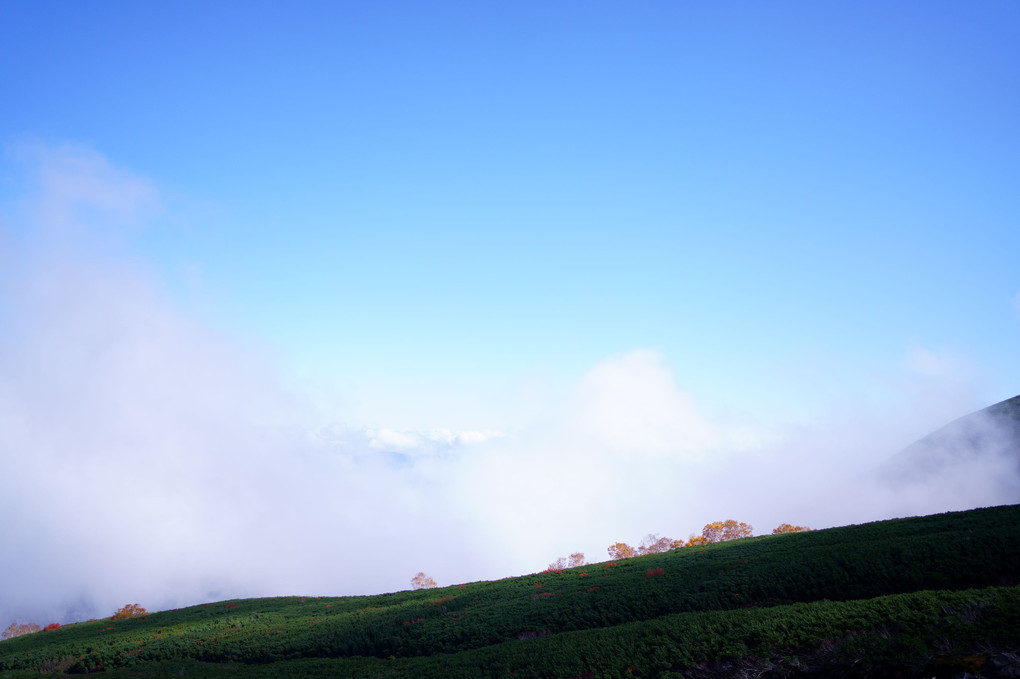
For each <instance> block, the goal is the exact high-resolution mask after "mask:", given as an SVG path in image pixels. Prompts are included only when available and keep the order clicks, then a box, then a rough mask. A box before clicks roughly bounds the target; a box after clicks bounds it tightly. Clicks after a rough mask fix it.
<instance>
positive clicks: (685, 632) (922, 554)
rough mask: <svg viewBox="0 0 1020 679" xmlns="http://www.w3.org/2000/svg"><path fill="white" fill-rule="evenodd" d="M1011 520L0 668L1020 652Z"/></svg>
mask: <svg viewBox="0 0 1020 679" xmlns="http://www.w3.org/2000/svg"><path fill="white" fill-rule="evenodd" d="M1018 526H1020V506H1011V507H998V508H990V509H983V510H973V511H970V512H959V513H952V514H943V515H937V516H931V517H921V518H915V519H900V520H895V521H885V522H878V523H873V524H865V525H862V526H849V527H844V528H836V529H830V530H825V531H816V532H812V533H800V534H790V535H783V536H769V537H762V538H750V539H746V540H740V541H735V542H731V543H723V544H717V545H709V546H707V547H705V548H685V549H681V550H676V551H673V552H670V553H667V554H658V555H650V556H647V557H640V558H636V559H629V560H624V561H619V562H617V563H616V565H608V564H596V565H593V566H587V567H583V568H575V569H569V570H564V571H563V572H562V573H541V574H535V575H528V576H523V577H519V578H511V579H507V580H500V581H496V582H478V583H470V584H466V585H461V586H454V587H447V588H443V589H433V590H426V591H418V592H397V593H393V594H384V595H378V596H372V597H343V598H307V597H306V598H296V597H289V598H274V599H247V600H239V601H227V602H220V603H216V604H208V605H204V606H195V607H191V608H186V609H181V610H178V611H167V612H162V613H155V614H152V615H150V616H148V617H146V618H142V619H135V620H126V621H119V622H112V621H110V620H101V621H96V622H89V623H78V624H76V625H70V626H67V627H65V628H63V629H60V630H54V631H49V632H40V633H36V634H32V635H27V636H24V637H19V638H17V639H12V640H8V641H5V642H3V643H0V673H2V674H0V677H6V676H7V675H10V676H11V677H16V676H19V675H20V674H21V672H18V670H22V669H23V670H32V669H34V670H35V671H36V673H37V672H38V669H39V668H43V669H46V670H51V669H53V668H57V669H61V670H68V671H72V672H74V671H84V670H95V669H98V668H99V667H100V666H102V669H104V670H107V671H114V672H116V673H118V674H121V673H124V674H126V675H130V676H178V675H179V674H180V672H181V671H183V672H184V674H185V675H186V676H226V675H232V676H238V675H244V676H261V675H265V676H286V675H292V676H319V675H321V676H359V677H360V676H365V677H369V676H371V677H374V676H394V677H421V676H437V677H439V676H443V677H447V676H493V677H495V676H508V672H510V671H511V670H512V671H513V672H514V676H515V677H528V676H535V677H574V676H578V677H580V676H598V677H603V676H605V677H615V676H635V675H637V676H671V675H672V676H681V673H683V672H686V671H688V670H690V669H691V668H699V667H700V668H701V670H700V671H701V672H703V673H710V672H711V671H712V669H713V668H717V669H719V671H720V672H723V673H726V672H725V669H724V668H725V667H726V666H727V663H729V664H732V663H751V664H752V665H755V664H756V663H757V665H755V666H756V667H759V666H760V667H759V669H762V668H765V669H767V668H769V667H771V668H772V672H773V673H774V674H775V675H777V676H783V675H784V673H785V672H787V671H792V670H794V669H798V670H799V671H801V672H809V671H814V670H818V671H822V670H825V669H826V668H827V667H831V666H839V667H842V668H844V669H849V668H853V671H854V672H857V673H859V674H860V675H861V676H865V675H866V674H868V673H869V672H870V673H874V672H877V671H879V670H878V669H876V668H882V669H884V671H888V670H889V669H890V668H897V669H903V670H904V671H907V672H908V673H909V672H916V671H918V670H919V669H920V668H921V667H922V666H923V665H924V664H925V663H928V662H929V661H930V660H931V658H932V656H933V655H934V654H941V655H945V656H953V655H954V654H955V655H957V656H958V655H961V654H963V653H964V651H967V650H973V647H974V645H975V644H976V643H977V642H978V641H984V642H993V643H1000V644H1007V645H1008V644H1011V643H1013V644H1015V643H1017V642H1018V641H1020V587H1018V586H1017V585H1018V580H1017V576H1016V575H1015V572H1016V566H1015V564H1016V563H1018V562H1020V529H1018ZM658 569H662V571H661V574H657V573H658ZM649 571H651V574H650V573H649ZM628 669H629V670H630V671H628ZM731 669H732V668H731ZM25 676H27V674H26V675H25Z"/></svg>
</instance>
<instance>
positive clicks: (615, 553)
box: [608, 542, 634, 559]
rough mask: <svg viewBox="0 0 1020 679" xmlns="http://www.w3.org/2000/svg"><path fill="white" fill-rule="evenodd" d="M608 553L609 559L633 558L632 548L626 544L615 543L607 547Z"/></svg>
mask: <svg viewBox="0 0 1020 679" xmlns="http://www.w3.org/2000/svg"><path fill="white" fill-rule="evenodd" d="M608 551H609V558H610V559H629V558H631V557H632V556H634V548H633V547H631V546H630V545H628V544H627V543H626V542H617V543H616V544H613V545H609V549H608Z"/></svg>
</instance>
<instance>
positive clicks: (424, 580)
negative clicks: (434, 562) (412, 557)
mask: <svg viewBox="0 0 1020 679" xmlns="http://www.w3.org/2000/svg"><path fill="white" fill-rule="evenodd" d="M411 587H412V588H414V589H432V588H433V587H437V585H436V581H435V580H433V579H432V578H430V577H429V576H427V575H425V574H424V573H422V572H419V573H418V575H416V576H414V577H413V578H411Z"/></svg>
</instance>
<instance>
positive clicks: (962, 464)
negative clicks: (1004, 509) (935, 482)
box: [885, 395, 1020, 493]
mask: <svg viewBox="0 0 1020 679" xmlns="http://www.w3.org/2000/svg"><path fill="white" fill-rule="evenodd" d="M979 464H980V465H982V466H984V467H986V468H992V469H997V470H999V471H1000V472H1002V473H1003V474H1005V478H1000V479H999V481H1000V482H1001V483H1007V484H1010V485H1011V486H1016V489H1017V492H1018V493H1020V395H1017V396H1014V397H1013V398H1009V399H1006V400H1005V401H1000V402H999V403H996V404H994V405H991V406H988V407H987V408H982V409H981V410H978V411H976V412H973V413H970V414H969V415H964V416H963V417H960V418H958V419H956V420H953V421H952V422H950V423H949V424H947V425H945V426H944V427H941V428H940V429H937V430H935V431H934V432H932V433H931V434H928V435H927V436H925V437H924V438H922V439H919V440H918V441H915V442H914V443H912V444H911V445H909V446H907V447H906V448H905V449H904V450H903V451H902V452H901V453H900V454H899V455H896V456H895V457H893V459H892V460H891V461H890V464H889V465H888V466H887V467H886V469H885V471H886V472H887V473H889V474H891V475H892V476H893V477H894V478H895V479H896V480H897V481H925V480H927V479H930V478H934V477H936V476H938V475H940V474H945V473H953V472H954V471H958V472H960V473H965V472H966V471H967V470H968V468H973V467H974V466H975V465H979Z"/></svg>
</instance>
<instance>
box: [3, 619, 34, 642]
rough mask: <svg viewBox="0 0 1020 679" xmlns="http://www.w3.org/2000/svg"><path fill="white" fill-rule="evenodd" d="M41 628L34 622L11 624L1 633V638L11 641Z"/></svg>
mask: <svg viewBox="0 0 1020 679" xmlns="http://www.w3.org/2000/svg"><path fill="white" fill-rule="evenodd" d="M40 629H41V628H40V627H39V625H37V624H35V623H34V622H26V623H16V622H12V623H11V624H10V625H8V626H7V628H6V629H5V630H4V631H3V634H2V637H3V638H4V639H13V638H14V637H20V636H21V635H23V634H31V633H32V632H38V631H39V630H40Z"/></svg>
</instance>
